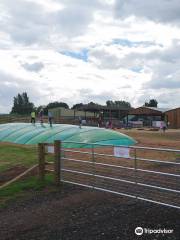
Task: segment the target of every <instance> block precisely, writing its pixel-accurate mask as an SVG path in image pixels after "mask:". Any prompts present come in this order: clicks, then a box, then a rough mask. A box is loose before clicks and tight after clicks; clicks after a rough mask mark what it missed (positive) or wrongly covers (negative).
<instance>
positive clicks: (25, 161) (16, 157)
mask: <svg viewBox="0 0 180 240" xmlns="http://www.w3.org/2000/svg"><path fill="white" fill-rule="evenodd" d="M51 158H52V157H51V156H48V158H47V160H51ZM37 163H38V150H37V146H27V145H15V144H3V143H1V144H0V172H3V171H5V170H7V169H9V168H12V167H14V166H17V165H18V166H24V167H31V166H33V165H34V164H37Z"/></svg>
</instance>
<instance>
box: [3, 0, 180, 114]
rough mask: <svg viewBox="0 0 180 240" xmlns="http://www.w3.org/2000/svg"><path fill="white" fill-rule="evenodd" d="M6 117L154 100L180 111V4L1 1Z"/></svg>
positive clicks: (165, 1)
mask: <svg viewBox="0 0 180 240" xmlns="http://www.w3.org/2000/svg"><path fill="white" fill-rule="evenodd" d="M0 13H1V14H0V113H3V112H8V111H10V109H11V107H12V100H13V97H14V96H16V95H17V93H21V92H23V91H27V92H28V95H29V97H30V100H31V101H33V102H34V103H35V105H40V104H43V105H44V104H47V103H48V102H52V101H65V102H67V103H68V104H69V105H70V106H72V105H73V104H74V103H78V102H84V103H88V102H89V101H94V102H98V103H101V104H104V103H105V102H106V100H108V99H112V100H126V101H130V102H131V103H132V105H133V106H134V107H137V106H140V105H142V104H143V103H144V102H145V101H148V100H149V99H151V98H156V99H157V100H158V102H159V105H158V106H159V107H178V106H180V14H179V13H180V1H179V0H158V1H157V0H151V1H145V0H0Z"/></svg>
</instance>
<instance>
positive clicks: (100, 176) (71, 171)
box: [62, 168, 135, 184]
mask: <svg viewBox="0 0 180 240" xmlns="http://www.w3.org/2000/svg"><path fill="white" fill-rule="evenodd" d="M62 171H64V172H70V173H77V174H81V175H86V176H95V177H99V178H103V179H109V180H113V181H118V182H125V183H131V184H134V183H135V182H132V181H128V180H124V179H120V178H112V177H107V176H104V175H99V174H95V175H93V174H92V173H87V172H81V171H76V170H70V169H66V168H63V169H62Z"/></svg>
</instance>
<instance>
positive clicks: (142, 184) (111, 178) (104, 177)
mask: <svg viewBox="0 0 180 240" xmlns="http://www.w3.org/2000/svg"><path fill="white" fill-rule="evenodd" d="M62 171H64V172H70V173H77V174H82V175H86V176H95V177H99V178H103V179H109V180H113V181H117V182H125V183H130V184H137V185H139V186H145V187H150V188H155V189H160V190H164V191H169V192H175V193H180V191H179V190H175V189H170V188H164V187H159V186H156V185H151V184H145V183H140V182H137V180H135V181H129V180H124V179H120V178H113V177H107V176H104V175H99V174H95V175H93V174H92V173H87V172H82V171H76V170H71V169H66V168H63V169H62Z"/></svg>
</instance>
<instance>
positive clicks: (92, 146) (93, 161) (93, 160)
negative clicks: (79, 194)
mask: <svg viewBox="0 0 180 240" xmlns="http://www.w3.org/2000/svg"><path fill="white" fill-rule="evenodd" d="M91 153H92V174H93V180H92V187H93V189H94V187H95V185H96V177H95V174H96V166H95V156H94V145H93V144H92V145H91ZM93 181H94V182H93Z"/></svg>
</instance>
